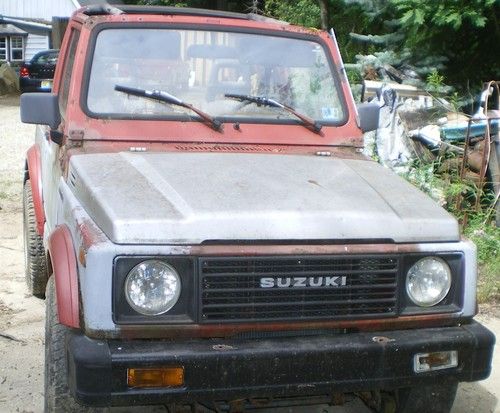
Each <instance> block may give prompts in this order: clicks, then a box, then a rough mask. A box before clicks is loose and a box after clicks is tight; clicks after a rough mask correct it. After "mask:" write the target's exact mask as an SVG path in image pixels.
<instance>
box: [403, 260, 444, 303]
mask: <svg viewBox="0 0 500 413" xmlns="http://www.w3.org/2000/svg"><path fill="white" fill-rule="evenodd" d="M450 286H451V271H450V267H449V266H448V264H447V263H446V262H445V261H444V260H442V259H441V258H438V257H426V258H422V259H421V260H419V261H417V262H416V263H415V264H413V266H412V267H411V268H410V270H409V271H408V274H407V276H406V292H407V294H408V296H409V297H410V299H411V300H412V301H413V302H414V303H415V304H417V305H419V306H421V307H431V306H433V305H436V304H438V303H440V302H441V301H442V300H443V298H444V297H446V295H447V294H448V291H450Z"/></svg>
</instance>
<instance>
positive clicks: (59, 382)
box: [45, 277, 109, 413]
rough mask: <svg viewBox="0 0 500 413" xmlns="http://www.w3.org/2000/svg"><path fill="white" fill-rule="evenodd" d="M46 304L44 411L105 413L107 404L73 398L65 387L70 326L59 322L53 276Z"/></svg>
mask: <svg viewBox="0 0 500 413" xmlns="http://www.w3.org/2000/svg"><path fill="white" fill-rule="evenodd" d="M46 297H47V300H46V307H45V315H46V318H45V413H67V412H73V413H80V412H88V413H104V412H107V411H108V410H109V409H107V408H88V407H84V406H82V405H80V404H78V403H77V402H76V400H75V399H74V398H73V397H72V396H71V394H70V392H69V388H68V374H67V372H68V366H67V360H66V349H65V341H66V335H67V334H68V332H69V331H70V329H69V328H68V327H66V326H63V325H62V324H59V318H58V316H57V298H56V291H55V284H54V277H50V278H49V281H48V283H47V291H46Z"/></svg>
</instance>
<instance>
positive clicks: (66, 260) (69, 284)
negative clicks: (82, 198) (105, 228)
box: [48, 225, 80, 328]
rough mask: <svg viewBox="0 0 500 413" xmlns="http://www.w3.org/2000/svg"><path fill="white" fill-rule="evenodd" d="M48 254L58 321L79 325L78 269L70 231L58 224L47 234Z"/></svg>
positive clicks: (66, 324)
mask: <svg viewBox="0 0 500 413" xmlns="http://www.w3.org/2000/svg"><path fill="white" fill-rule="evenodd" d="M48 244H49V254H50V261H51V264H52V270H53V277H54V278H55V279H54V281H55V286H56V296H57V314H58V316H59V322H60V323H61V324H63V325H65V326H68V327H72V328H79V327H80V297H79V293H78V270H77V263H76V255H75V250H74V247H73V240H72V238H71V233H70V231H69V228H68V227H67V226H66V225H59V226H57V227H56V229H55V230H54V231H53V232H52V234H50V236H49V242H48Z"/></svg>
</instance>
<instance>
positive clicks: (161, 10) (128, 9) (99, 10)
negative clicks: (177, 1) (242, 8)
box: [83, 5, 251, 20]
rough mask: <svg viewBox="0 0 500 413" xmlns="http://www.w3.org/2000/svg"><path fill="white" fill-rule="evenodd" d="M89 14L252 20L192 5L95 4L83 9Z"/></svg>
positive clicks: (244, 16)
mask: <svg viewBox="0 0 500 413" xmlns="http://www.w3.org/2000/svg"><path fill="white" fill-rule="evenodd" d="M83 14H86V15H87V16H96V15H106V14H107V15H109V14H158V15H189V16H202V17H225V18H231V19H240V20H250V19H251V18H250V17H249V16H248V15H247V14H242V13H233V12H229V11H220V10H204V9H195V8H191V7H168V6H130V5H123V6H122V5H120V6H110V5H95V6H87V7H84V9H83Z"/></svg>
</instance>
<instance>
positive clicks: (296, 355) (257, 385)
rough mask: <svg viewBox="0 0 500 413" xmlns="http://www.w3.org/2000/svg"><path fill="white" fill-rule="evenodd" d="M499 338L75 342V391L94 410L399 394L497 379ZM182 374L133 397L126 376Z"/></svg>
mask: <svg viewBox="0 0 500 413" xmlns="http://www.w3.org/2000/svg"><path fill="white" fill-rule="evenodd" d="M494 342H495V337H494V335H493V334H492V333H491V332H490V331H489V330H487V329H486V328H485V327H483V326H482V325H480V324H478V323H476V322H473V323H472V324H468V325H463V326H460V327H443V328H428V329H416V330H398V331H386V332H378V333H377V332H376V333H349V334H338V335H328V336H310V337H301V338H298V337H287V338H273V339H258V340H257V339H253V340H220V339H216V340H209V339H203V340H201V339H200V340H191V341H183V342H172V341H160V340H156V341H153V340H148V341H145V340H141V341H117V340H108V341H106V340H92V339H89V338H87V337H85V336H83V335H77V334H74V335H71V336H70V337H69V340H68V342H67V352H68V366H69V369H68V370H69V372H68V373H69V386H70V390H71V392H72V394H73V396H75V397H76V398H77V399H78V400H79V401H80V402H82V403H84V404H88V405H103V406H105V405H125V404H169V403H179V402H180V403H182V402H194V401H200V402H203V401H205V402H208V401H211V400H234V399H240V398H254V397H266V396H273V397H291V396H313V395H322V394H332V393H333V392H351V391H360V390H370V389H392V388H398V387H408V386H412V385H417V384H430V383H437V382H443V381H447V380H450V381H476V380H481V379H484V378H486V377H488V375H489V373H490V369H491V359H492V354H493V347H494ZM445 350H457V351H458V367H456V368H450V369H445V370H438V371H434V372H429V373H418V374H417V373H415V372H414V370H413V356H414V354H416V353H425V352H431V351H445ZM156 366H183V367H184V369H185V387H182V388H170V389H130V388H128V387H127V384H126V379H127V368H130V367H156Z"/></svg>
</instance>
